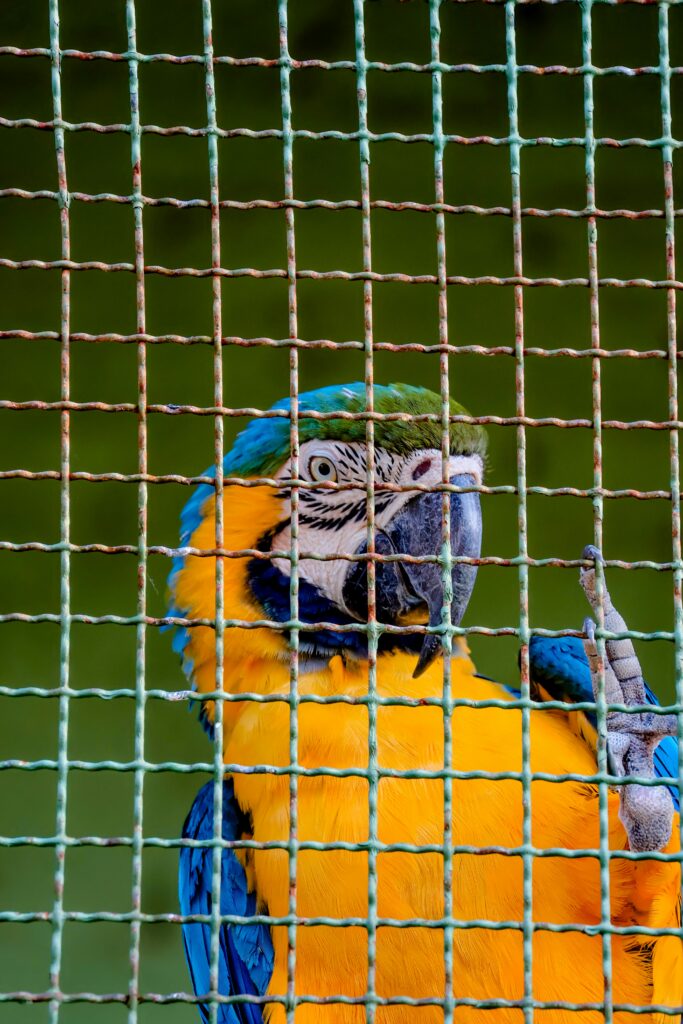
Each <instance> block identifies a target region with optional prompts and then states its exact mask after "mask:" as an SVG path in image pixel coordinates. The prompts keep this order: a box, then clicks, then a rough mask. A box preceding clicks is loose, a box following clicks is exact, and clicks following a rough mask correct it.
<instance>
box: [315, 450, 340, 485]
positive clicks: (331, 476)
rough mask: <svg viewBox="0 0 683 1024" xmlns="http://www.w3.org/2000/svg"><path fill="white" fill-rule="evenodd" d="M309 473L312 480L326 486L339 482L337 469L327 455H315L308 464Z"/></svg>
mask: <svg viewBox="0 0 683 1024" xmlns="http://www.w3.org/2000/svg"><path fill="white" fill-rule="evenodd" d="M308 472H309V475H310V477H311V479H312V480H315V481H316V482H317V483H321V484H325V483H330V482H336V480H337V467H336V466H335V464H334V462H332V460H331V459H328V458H327V456H325V455H314V456H313V458H312V459H311V461H310V462H309V463H308Z"/></svg>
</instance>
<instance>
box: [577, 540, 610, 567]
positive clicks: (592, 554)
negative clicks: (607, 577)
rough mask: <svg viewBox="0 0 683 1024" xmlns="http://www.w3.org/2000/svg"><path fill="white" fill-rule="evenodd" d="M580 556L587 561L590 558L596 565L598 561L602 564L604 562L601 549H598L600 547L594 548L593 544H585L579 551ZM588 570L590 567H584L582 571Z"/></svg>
mask: <svg viewBox="0 0 683 1024" xmlns="http://www.w3.org/2000/svg"><path fill="white" fill-rule="evenodd" d="M581 557H582V558H583V559H585V560H587V561H590V560H591V559H592V560H593V561H594V562H595V564H596V565H597V564H598V562H600V563H601V564H602V565H604V564H605V559H604V557H603V554H602V551H601V550H600V548H596V546H595V544H586V546H585V548H584V549H583V551H582V552H581ZM590 571H591V570H590V569H584V572H590Z"/></svg>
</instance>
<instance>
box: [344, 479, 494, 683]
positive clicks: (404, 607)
mask: <svg viewBox="0 0 683 1024" xmlns="http://www.w3.org/2000/svg"><path fill="white" fill-rule="evenodd" d="M450 482H451V483H452V484H454V485H455V486H456V487H472V486H474V485H475V480H474V477H472V476H470V475H469V474H459V475H457V476H454V477H452V478H451V481H450ZM442 502H443V497H442V494H441V493H439V492H435V493H431V494H420V495H419V496H417V497H415V498H412V499H411V500H410V501H409V502H408V503H407V505H405V506H404V507H403V508H402V509H401V511H400V512H399V513H398V514H397V515H396V516H395V518H394V519H393V520H392V521H391V522H390V523H389V524H388V525H387V526H386V527H385V528H384V529H383V530H381V531H380V530H378V531H377V535H376V538H375V550H376V552H377V553H378V554H397V555H406V556H407V557H408V558H414V557H416V556H417V557H419V556H425V555H436V556H437V557H438V556H439V555H440V554H441V553H442V549H443V522H442V519H443V516H442V510H443V504H442ZM481 531H482V523H481V507H480V503H479V495H478V494H477V493H476V491H468V492H465V493H461V494H456V493H453V494H451V495H450V540H451V556H452V557H453V558H457V557H466V558H479V555H480V553H481ZM476 576H477V566H476V565H468V564H466V563H462V562H457V563H456V564H455V565H453V566H452V570H451V586H450V588H448V589H449V590H450V591H451V593H450V594H448V595H447V594H446V593H445V591H444V571H443V567H442V565H440V564H439V563H438V562H413V561H405V562H403V561H396V562H380V563H377V570H376V574H375V578H376V587H375V593H376V605H377V618H378V619H379V620H380V621H381V622H389V623H391V624H393V625H398V624H400V623H401V622H406V621H408V620H409V621H412V622H415V621H420V620H421V621H426V622H427V624H428V625H430V626H440V625H441V624H442V622H443V620H444V615H443V611H444V602H445V600H446V599H447V598H448V600H450V609H451V614H450V622H451V625H454V626H459V625H460V622H461V620H462V617H463V615H464V614H465V610H466V608H467V605H468V602H469V599H470V596H471V594H472V589H473V587H474V582H475V579H476ZM343 597H344V604H345V605H346V607H347V609H348V610H349V611H350V612H351V614H352V615H354V616H355V617H356V618H359V619H361V620H362V619H364V618H367V570H366V566H365V563H356V564H355V565H353V567H352V569H351V570H350V572H349V574H348V577H347V579H346V582H345V584H344V593H343ZM441 650H442V643H441V637H440V636H437V635H435V634H433V633H428V634H426V635H425V637H424V640H423V643H422V649H421V651H420V655H419V658H418V661H417V665H416V666H415V671H414V673H413V675H414V676H415V677H417V676H420V675H422V673H423V672H424V671H425V670H426V669H427V668H428V667H429V666H430V665H431V664H432V662H433V661H434V660H435V658H437V657H438V655H439V653H440V652H441Z"/></svg>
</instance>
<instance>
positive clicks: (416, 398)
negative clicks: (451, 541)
mask: <svg viewBox="0 0 683 1024" xmlns="http://www.w3.org/2000/svg"><path fill="white" fill-rule="evenodd" d="M374 404H375V412H376V413H379V414H384V415H386V414H391V413H401V414H407V416H408V417H421V416H425V415H429V416H432V417H436V419H407V420H404V419H401V420H378V421H375V445H376V446H377V447H378V448H385V449H386V450H387V451H390V452H395V453H396V454H397V455H407V454H410V452H413V451H416V450H418V449H420V448H436V449H439V448H441V422H440V421H441V398H440V397H439V396H438V395H436V394H434V392H433V391H427V390H426V389H425V388H418V387H413V386H412V385H410V384H388V385H382V384H376V385H375V388H374ZM289 407H290V403H289V399H285V400H284V401H281V402H278V403H277V404H276V405H274V406H273V410H285V411H288V410H289ZM366 409H367V405H366V400H365V384H363V383H362V382H356V383H353V384H344V385H340V386H333V387H327V388H320V389H319V390H317V391H308V392H306V393H305V394H302V395H300V396H299V412H300V418H299V440H300V442H302V443H303V442H304V441H310V440H313V439H318V440H326V441H331V440H334V441H359V442H364V441H365V439H366V422H367V421H366V420H365V419H364V418H361V419H346V418H336V417H331V418H330V419H322V420H321V419H317V418H315V419H314V418H310V417H307V416H306V415H305V413H306V412H319V413H334V412H341V413H346V414H351V415H353V414H356V413H361V414H362V413H364V412H365V411H366ZM450 412H451V415H453V416H462V415H467V410H466V409H464V408H463V406H462V405H460V404H459V403H458V402H456V401H454V400H453V399H451V402H450ZM302 414H303V415H302ZM289 444H290V421H289V418H288V417H282V416H277V417H265V418H262V419H257V420H252V421H251V423H250V424H249V425H248V427H247V428H246V430H244V431H243V432H242V433H241V434H240V435H239V436H238V438H237V439H236V441H235V444H234V447H233V449H232V451H231V452H229V453H228V455H227V456H226V459H225V471H226V473H228V474H230V475H241V476H250V475H255V474H263V475H269V474H271V473H273V472H275V471H276V470H277V469H278V468H279V467H280V466H281V465H282V463H283V462H284V461H285V459H287V458H288V457H289ZM450 451H451V454H452V455H460V454H467V455H480V456H482V457H483V456H484V454H485V452H486V432H485V430H484V428H483V427H481V426H478V425H476V424H471V423H451V425H450Z"/></svg>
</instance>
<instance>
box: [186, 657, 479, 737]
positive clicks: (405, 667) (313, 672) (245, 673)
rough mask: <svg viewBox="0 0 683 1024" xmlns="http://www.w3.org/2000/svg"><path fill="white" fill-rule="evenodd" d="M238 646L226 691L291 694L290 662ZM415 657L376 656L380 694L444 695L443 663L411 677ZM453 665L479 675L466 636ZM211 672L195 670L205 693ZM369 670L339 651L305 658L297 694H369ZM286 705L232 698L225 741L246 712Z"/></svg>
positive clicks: (226, 708)
mask: <svg viewBox="0 0 683 1024" xmlns="http://www.w3.org/2000/svg"><path fill="white" fill-rule="evenodd" d="M235 655H237V651H236V650H235V648H233V649H232V651H231V656H229V657H226V661H225V665H224V669H223V690H224V691H225V692H226V693H229V694H232V695H234V696H237V695H239V694H258V695H259V696H267V695H272V694H283V695H289V694H290V693H291V690H292V672H291V668H290V665H289V664H288V663H287V662H284V661H282V660H281V659H279V658H274V657H272V656H270V657H263V656H261V657H254V656H252V655H249V656H246V657H239V656H235ZM415 663H416V658H415V655H414V654H407V653H405V652H401V651H397V652H387V653H386V654H382V655H380V656H379V657H378V658H377V668H376V678H375V686H374V690H375V692H376V694H377V696H378V697H380V698H386V697H389V698H390V697H401V698H407V699H408V700H415V701H418V702H422V701H424V700H426V699H430V698H435V699H437V700H440V699H441V697H442V696H443V688H444V680H443V662H442V661H441V660H440V659H439V660H437V661H435V662H434V663H433V664H432V665H431V666H430V667H429V669H428V670H427V671H426V672H424V673H423V674H422V675H421V676H420V677H419V678H418V679H415V678H414V677H413V672H414V669H415ZM453 666H454V668H455V667H456V666H457V672H458V674H459V675H466V676H472V675H474V674H475V668H474V665H473V663H472V661H471V659H470V657H469V651H468V648H467V646H466V644H465V643H464V641H463V640H461V639H460V638H459V639H458V641H457V654H456V653H455V652H454V659H453ZM214 679H215V677H214V675H213V672H211V673H210V674H209V677H207V678H206V680H205V681H204V680H202V677H201V674H198V675H197V684H198V685H197V689H198V690H204V691H205V692H207V691H210V690H213V689H214V688H215V681H214ZM369 680H370V672H369V663H368V661H367V660H358V659H355V658H354V659H351V658H346V657H344V656H343V655H339V654H337V655H335V656H334V657H332V658H330V659H329V661H327V662H326V663H324V664H321V663H309V662H307V661H306V660H303V659H302V661H301V664H300V665H299V670H298V673H297V677H296V692H297V694H298V696H299V697H302V696H304V697H305V696H309V695H315V696H316V697H323V698H326V697H332V698H333V697H335V696H342V697H346V698H351V700H352V701H353V699H354V698H360V699H361V700H362V699H364V698H367V696H368V693H369V692H370V685H369ZM259 706H260V707H271V708H272V707H276V706H280V707H286V704H282V705H280V704H279V702H276V704H267V705H255V704H254V702H253V701H248V700H245V701H240V700H237V701H235V700H230V701H226V702H224V705H223V729H224V734H225V739H226V742H227V741H229V738H230V735H231V734H232V733H233V732H234V730H235V729H236V728H237V726H238V724H239V721H240V719H241V717H242V715H243V714H245V713H246V714H249V715H251V714H253V711H254V708H255V707H259ZM204 708H205V714H206V719H207V725H210V724H212V723H213V719H214V705H213V702H211V703H206V704H205V705H204Z"/></svg>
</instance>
